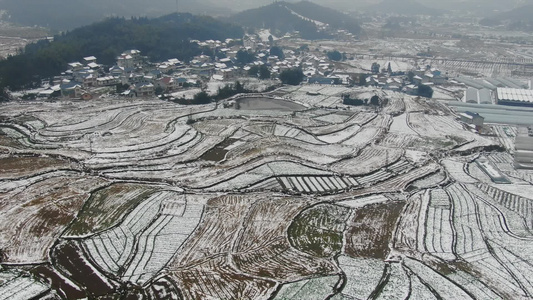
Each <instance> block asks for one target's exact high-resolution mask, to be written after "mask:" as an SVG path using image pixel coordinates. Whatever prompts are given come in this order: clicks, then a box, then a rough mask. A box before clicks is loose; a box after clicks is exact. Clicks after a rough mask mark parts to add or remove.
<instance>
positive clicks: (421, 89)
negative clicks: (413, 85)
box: [418, 84, 433, 98]
mask: <svg viewBox="0 0 533 300" xmlns="http://www.w3.org/2000/svg"><path fill="white" fill-rule="evenodd" d="M418 96H421V97H426V98H432V97H433V89H432V88H431V87H430V86H428V85H425V84H421V85H419V86H418Z"/></svg>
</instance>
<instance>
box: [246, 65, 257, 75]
mask: <svg viewBox="0 0 533 300" xmlns="http://www.w3.org/2000/svg"><path fill="white" fill-rule="evenodd" d="M258 74H259V66H252V67H250V70H248V76H251V77H257V76H258Z"/></svg>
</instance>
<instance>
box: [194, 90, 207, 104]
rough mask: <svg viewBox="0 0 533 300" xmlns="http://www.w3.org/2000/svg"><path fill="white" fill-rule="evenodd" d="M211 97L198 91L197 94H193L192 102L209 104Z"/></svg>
mask: <svg viewBox="0 0 533 300" xmlns="http://www.w3.org/2000/svg"><path fill="white" fill-rule="evenodd" d="M211 100H212V99H211V97H210V96H209V95H208V94H207V93H206V92H205V91H202V92H199V93H198V94H196V95H194V98H193V103H194V104H209V103H211Z"/></svg>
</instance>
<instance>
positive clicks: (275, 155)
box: [0, 33, 533, 299]
mask: <svg viewBox="0 0 533 300" xmlns="http://www.w3.org/2000/svg"><path fill="white" fill-rule="evenodd" d="M264 34H265V35H266V34H267V33H264ZM388 61H389V60H387V59H385V60H383V62H382V63H384V64H387V62H388ZM391 61H392V62H393V63H391V67H392V68H393V70H394V69H395V68H398V69H402V68H407V67H408V65H409V64H410V62H408V61H394V60H391ZM369 62H370V61H369ZM369 62H365V61H363V60H362V61H359V62H358V63H360V64H362V65H361V67H365V68H366V67H369V65H368V63H369ZM271 83H275V82H259V81H253V80H252V81H249V82H247V83H245V84H248V85H250V86H251V85H254V84H256V85H257V88H259V89H261V88H266V85H269V84H271ZM222 84H225V83H222V82H219V83H216V84H215V83H213V84H212V85H210V86H209V87H208V89H209V90H211V91H214V90H217V89H218V87H220V86H221V85H222ZM348 92H349V93H354V94H368V95H374V94H376V93H379V94H380V95H381V96H383V97H388V98H390V99H389V102H388V104H387V106H386V107H384V108H382V109H375V108H370V107H365V106H363V107H349V106H345V105H342V98H341V97H342V94H343V93H348ZM186 93H191V95H192V91H189V92H186ZM274 93H275V95H277V96H276V97H278V100H276V101H284V102H283V103H288V104H290V105H289V106H290V107H292V109H290V110H283V109H282V108H281V107H279V106H275V105H269V103H268V101H269V99H268V98H265V99H259V100H258V99H254V101H266V102H264V103H261V108H266V109H262V110H259V106H257V107H255V108H254V107H253V106H250V107H249V108H248V109H246V110H238V109H234V108H228V107H223V105H215V104H208V105H198V106H183V105H177V104H174V103H172V102H164V101H159V100H135V101H134V100H131V99H98V100H94V101H92V102H81V101H59V102H56V103H52V102H42V103H41V102H36V103H32V104H31V105H30V104H28V103H23V102H10V103H5V104H2V105H1V110H0V200H1V201H0V212H1V213H2V218H0V229H1V230H0V263H1V264H6V265H10V266H11V267H12V268H11V269H10V270H9V271H8V270H6V269H0V298H2V299H22V298H31V297H38V296H46V297H48V299H52V298H53V297H54V296H55V295H56V294H57V295H61V296H60V297H63V298H65V299H68V298H69V297H70V298H91V299H92V298H98V297H101V298H104V297H108V298H113V297H115V296H117V295H118V294H117V293H123V294H124V295H126V294H127V293H128V292H131V293H133V292H138V293H140V294H139V295H141V294H142V295H166V296H165V297H167V298H172V297H174V298H176V297H177V295H181V296H182V298H183V299H325V298H329V299H368V298H372V299H405V298H407V297H408V296H409V297H410V298H411V299H433V298H437V299H441V298H442V299H496V298H502V299H527V298H528V297H531V295H533V284H532V283H531V282H530V278H533V271H532V268H531V264H532V263H533V254H532V253H533V251H532V250H533V249H532V246H531V239H532V236H531V232H532V230H533V222H532V221H531V220H532V218H533V204H532V203H533V199H532V196H531V195H532V193H533V187H532V185H531V182H532V181H533V173H531V172H530V171H525V170H515V169H514V166H513V157H512V155H511V154H509V153H507V152H496V151H493V150H492V149H493V148H494V147H493V146H494V145H497V144H500V143H501V144H502V145H504V146H505V147H506V148H507V149H508V150H509V151H511V150H512V149H513V144H514V137H515V136H516V128H514V127H508V126H494V132H495V134H496V135H497V136H495V137H492V138H488V137H485V136H481V135H479V134H476V133H473V132H471V131H469V130H468V129H466V128H464V127H463V125H462V124H461V123H459V122H458V121H456V120H455V116H454V115H453V114H452V113H451V112H450V111H449V110H448V109H447V108H446V107H444V106H443V105H442V104H440V103H438V102H436V101H432V100H421V99H416V98H414V97H410V96H407V95H402V94H399V93H394V92H381V91H379V90H376V89H373V88H354V89H350V88H347V87H344V86H329V85H328V86H322V85H300V86H296V87H282V88H280V89H279V90H277V91H275V92H274ZM280 98H283V100H281V99H280ZM291 101H292V102H291ZM480 157H481V158H480ZM488 174H491V175H492V176H500V177H506V178H509V181H510V182H511V183H510V184H499V183H495V182H493V181H492V180H491V179H490V177H489V176H488ZM36 264H41V265H40V267H41V268H43V267H46V268H48V269H47V270H48V271H46V272H45V271H43V270H42V269H40V270H41V271H40V272H37V271H35V268H37V267H36ZM24 272H29V274H34V273H35V274H36V275H24V276H23V275H21V274H26V273H24ZM32 272H33V273H32ZM20 287H24V289H23V290H22V289H19V288H20ZM41 294H42V295H41ZM74 295H75V296H74ZM17 297H18V298H17ZM146 297H148V296H146ZM150 297H152V296H150ZM161 297H163V296H161ZM154 298H157V297H155V296H154Z"/></svg>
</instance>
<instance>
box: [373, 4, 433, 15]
mask: <svg viewBox="0 0 533 300" xmlns="http://www.w3.org/2000/svg"><path fill="white" fill-rule="evenodd" d="M363 10H364V11H367V12H381V13H390V14H398V15H407V16H413V15H441V14H442V13H443V11H442V10H440V9H435V8H430V7H428V6H425V5H424V4H421V3H420V2H418V1H415V0H384V1H382V2H380V3H377V4H374V5H370V6H367V7H366V8H364V9H363Z"/></svg>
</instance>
